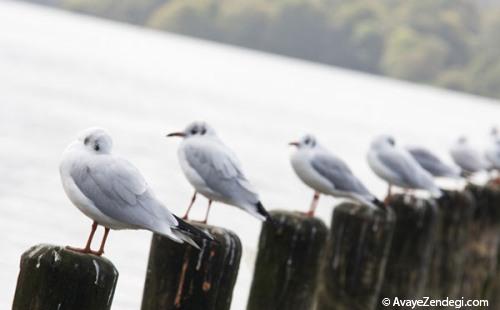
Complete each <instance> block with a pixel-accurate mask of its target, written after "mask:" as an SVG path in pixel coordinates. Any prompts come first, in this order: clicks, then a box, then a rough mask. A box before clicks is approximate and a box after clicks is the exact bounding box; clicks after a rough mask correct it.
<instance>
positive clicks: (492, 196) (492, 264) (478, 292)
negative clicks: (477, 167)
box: [460, 184, 500, 299]
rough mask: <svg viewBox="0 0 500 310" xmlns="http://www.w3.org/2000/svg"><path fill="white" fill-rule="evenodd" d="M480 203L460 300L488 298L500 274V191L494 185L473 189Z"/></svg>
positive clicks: (468, 250)
mask: <svg viewBox="0 0 500 310" xmlns="http://www.w3.org/2000/svg"><path fill="white" fill-rule="evenodd" d="M467 188H468V189H469V190H470V191H471V193H472V195H473V196H474V199H475V201H476V208H475V212H474V219H473V221H472V225H471V228H470V230H469V236H470V237H469V239H468V241H467V250H466V251H467V252H466V261H465V269H464V276H463V280H462V288H461V292H460V296H463V297H464V298H466V299H477V298H488V297H489V294H490V292H491V284H492V282H493V281H492V280H493V278H494V275H495V272H496V270H497V255H498V243H499V241H500V238H499V237H500V231H499V221H500V189H499V187H498V186H495V185H493V184H490V185H487V186H484V187H482V186H477V185H469V186H467Z"/></svg>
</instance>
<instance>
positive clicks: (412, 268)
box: [378, 195, 439, 309]
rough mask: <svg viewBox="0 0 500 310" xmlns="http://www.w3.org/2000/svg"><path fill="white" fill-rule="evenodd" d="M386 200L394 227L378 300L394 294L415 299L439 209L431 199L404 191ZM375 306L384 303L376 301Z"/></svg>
mask: <svg viewBox="0 0 500 310" xmlns="http://www.w3.org/2000/svg"><path fill="white" fill-rule="evenodd" d="M389 204H390V206H391V208H392V209H393V210H394V212H395V213H396V228H395V230H394V238H393V239H392V245H391V250H390V253H389V259H388V261H387V268H386V270H385V278H384V283H383V285H382V290H381V291H380V300H382V299H383V298H391V300H392V299H393V298H394V297H398V298H400V299H416V298H418V297H421V296H422V295H423V293H424V291H423V289H424V285H425V284H426V280H427V275H428V271H429V266H430V260H431V254H432V250H433V247H434V245H435V241H436V235H437V232H438V227H439V226H438V225H439V213H438V210H437V206H436V204H435V202H434V201H433V200H424V199H418V198H414V197H411V196H406V195H394V196H393V197H392V198H391V200H390V201H389ZM378 308H379V309H384V308H386V307H384V306H383V305H382V303H381V302H379V303H378ZM393 308H394V309H398V307H393Z"/></svg>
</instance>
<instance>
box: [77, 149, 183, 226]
mask: <svg viewBox="0 0 500 310" xmlns="http://www.w3.org/2000/svg"><path fill="white" fill-rule="evenodd" d="M71 177H72V178H73V180H74V181H75V184H76V185H77V186H78V188H79V189H80V191H81V192H82V193H83V194H84V195H85V196H86V197H87V198H88V199H90V200H91V201H92V202H93V203H94V205H95V206H96V207H97V208H98V209H99V210H100V211H101V212H102V213H104V214H105V215H107V216H109V217H111V218H113V219H115V220H117V221H120V222H123V223H127V224H129V225H133V226H136V227H137V228H144V229H148V230H151V231H155V232H159V233H164V232H165V231H168V230H169V229H170V228H169V227H170V226H176V225H177V220H176V219H175V217H174V216H173V215H172V214H171V213H170V211H168V210H167V209H166V208H165V207H164V206H163V205H162V204H161V203H160V202H159V201H158V200H157V199H156V197H154V195H153V193H152V192H151V190H150V189H149V187H148V185H147V183H146V181H145V180H144V178H143V177H142V175H141V174H140V172H139V171H138V170H137V169H136V168H135V167H134V166H133V165H132V164H130V163H129V162H128V161H126V160H124V159H120V158H116V157H112V156H108V157H102V158H98V159H96V160H93V161H91V162H90V163H88V164H87V165H86V166H85V167H83V168H82V169H79V170H77V171H73V172H72V173H71Z"/></svg>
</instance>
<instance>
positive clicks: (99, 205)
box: [59, 128, 212, 256]
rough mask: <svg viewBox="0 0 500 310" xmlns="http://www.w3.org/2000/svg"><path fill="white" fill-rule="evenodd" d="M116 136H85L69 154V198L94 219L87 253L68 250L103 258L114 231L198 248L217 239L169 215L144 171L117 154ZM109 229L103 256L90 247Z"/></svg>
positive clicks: (65, 179)
mask: <svg viewBox="0 0 500 310" xmlns="http://www.w3.org/2000/svg"><path fill="white" fill-rule="evenodd" d="M112 144H113V143H112V139H111V136H110V135H109V134H108V133H107V132H106V131H105V130H104V129H101V128H89V129H87V130H85V131H84V132H82V133H81V134H80V135H79V137H78V138H77V139H76V140H75V141H73V142H72V143H71V144H70V145H69V146H68V147H67V148H66V150H65V151H64V153H63V156H62V160H61V163H60V166H59V172H60V175H61V181H62V185H63V188H64V191H65V192H66V195H67V196H68V198H69V199H70V200H71V202H72V203H73V204H74V205H75V206H76V207H77V208H78V209H79V210H80V211H81V212H83V214H85V215H86V216H88V217H89V218H91V219H92V220H93V224H92V229H91V232H90V235H89V238H88V240H87V244H86V246H85V248H83V249H79V248H72V247H68V248H69V249H71V250H73V251H77V252H81V253H91V254H94V255H98V256H101V255H102V254H103V253H104V246H105V244H106V239H107V237H108V233H109V230H110V229H115V230H118V229H145V230H150V231H152V232H154V233H157V234H160V235H163V236H165V237H168V238H170V239H172V240H173V241H176V242H179V243H183V242H187V243H189V244H190V245H192V246H194V247H196V248H199V247H198V245H197V244H196V243H195V242H194V241H193V239H192V238H193V237H195V238H200V239H212V237H211V236H210V235H209V234H207V233H205V232H203V231H201V230H200V229H198V228H196V227H193V226H191V225H189V224H188V223H186V222H184V221H183V220H181V219H179V218H178V217H177V216H175V215H173V214H172V213H170V211H168V210H167V209H166V208H165V207H164V206H163V204H162V203H161V202H160V201H159V200H158V199H157V198H156V197H155V195H154V194H153V191H152V190H151V188H150V187H149V186H148V184H147V183H146V181H145V180H144V178H143V177H142V175H141V174H140V172H139V171H138V170H137V168H136V167H134V166H133V165H132V164H131V163H130V162H128V161H127V160H126V159H124V158H121V157H118V156H116V155H114V154H113V153H112V152H111V151H112ZM98 225H101V226H103V227H104V235H103V239H102V242H101V246H100V248H99V250H98V251H93V250H91V248H90V246H91V243H92V239H93V237H94V233H95V231H96V229H97V226H98Z"/></svg>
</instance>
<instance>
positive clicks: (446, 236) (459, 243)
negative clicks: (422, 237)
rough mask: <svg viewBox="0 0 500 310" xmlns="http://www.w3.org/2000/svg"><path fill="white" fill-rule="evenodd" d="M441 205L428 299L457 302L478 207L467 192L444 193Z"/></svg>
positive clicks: (428, 282) (427, 286)
mask: <svg viewBox="0 0 500 310" xmlns="http://www.w3.org/2000/svg"><path fill="white" fill-rule="evenodd" d="M437 203H438V209H439V213H440V217H439V221H440V223H439V231H438V232H437V235H436V238H437V240H436V244H435V246H434V249H433V253H432V257H431V263H430V267H429V272H428V274H429V276H428V280H427V285H426V288H425V294H424V295H425V296H430V297H432V298H434V299H444V298H446V297H449V298H452V299H456V298H460V297H461V296H460V286H461V284H462V277H463V273H464V268H465V258H466V249H467V240H468V238H469V237H470V236H469V235H470V233H469V229H470V225H471V223H472V219H473V216H474V208H475V203H474V199H473V197H472V194H471V193H470V192H469V191H467V190H465V191H462V192H459V191H444V192H443V196H442V197H440V198H439V199H438V201H437Z"/></svg>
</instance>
